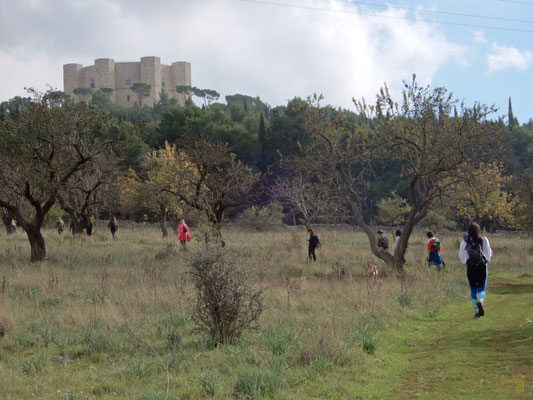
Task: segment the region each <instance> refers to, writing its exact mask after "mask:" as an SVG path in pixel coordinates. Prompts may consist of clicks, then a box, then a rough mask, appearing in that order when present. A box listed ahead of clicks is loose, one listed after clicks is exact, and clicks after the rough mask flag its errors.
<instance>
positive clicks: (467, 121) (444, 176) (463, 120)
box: [305, 77, 503, 270]
mask: <svg viewBox="0 0 533 400" xmlns="http://www.w3.org/2000/svg"><path fill="white" fill-rule="evenodd" d="M402 94H403V96H402V97H403V101H402V102H401V103H398V102H396V101H395V100H394V99H393V97H392V96H391V94H390V93H389V90H388V89H387V87H384V88H383V89H381V90H380V92H379V93H378V94H377V98H376V102H375V103H374V104H372V105H369V104H367V103H366V102H365V100H364V99H363V100H360V101H357V100H354V102H355V105H356V107H357V110H358V112H359V114H360V116H361V118H362V119H363V124H362V125H360V126H358V127H356V129H355V130H350V129H349V128H348V127H347V126H346V125H345V124H343V123H342V120H341V119H339V118H334V117H333V118H332V117H328V115H327V114H326V113H325V111H324V108H321V107H319V106H318V105H317V104H316V102H314V103H313V102H311V106H310V107H308V109H307V111H306V122H305V126H306V129H308V130H309V132H310V133H311V134H312V135H313V137H314V138H315V141H316V144H315V146H319V147H320V151H318V152H316V151H315V153H314V154H319V155H320V154H324V156H325V157H326V158H327V160H328V161H329V167H328V168H327V170H326V171H328V172H329V178H328V177H327V176H326V178H327V179H328V180H329V181H331V182H338V186H337V188H338V191H339V193H341V194H342V197H343V201H344V203H345V204H346V206H347V207H348V208H349V211H350V212H351V215H352V217H353V219H354V221H355V222H356V223H357V224H358V225H359V226H360V227H361V228H362V229H363V231H364V232H365V233H366V234H367V236H368V240H369V244H370V249H371V251H372V253H373V254H374V255H375V256H377V257H378V258H380V259H382V260H383V261H384V262H385V263H387V264H389V265H391V266H393V267H395V268H397V269H398V270H401V269H402V268H403V265H404V263H405V259H404V255H405V252H406V249H407V244H408V241H409V238H410V236H411V233H412V232H413V229H414V227H415V226H416V225H417V224H418V223H419V222H420V221H421V220H422V219H423V218H424V217H425V216H426V214H427V213H428V211H429V210H430V208H431V206H432V205H433V204H434V203H435V202H436V201H438V200H440V199H443V198H445V197H446V196H449V195H450V194H451V193H452V192H453V190H454V187H456V185H457V184H458V183H459V182H461V181H463V180H464V179H467V176H468V174H465V173H464V171H465V170H466V169H475V168H476V167H477V165H478V164H479V161H480V159H487V158H490V156H491V154H492V153H495V152H497V151H498V145H497V144H498V143H500V140H499V136H500V134H501V132H502V127H503V125H502V123H501V121H500V120H496V121H492V120H490V118H491V116H492V115H493V114H494V112H495V108H494V107H489V106H485V105H481V104H475V105H474V106H473V107H467V106H465V105H464V104H460V105H459V110H458V112H457V115H454V107H455V106H456V105H457V102H456V101H454V100H453V98H452V95H451V94H450V93H448V92H447V90H446V89H445V88H434V89H431V88H430V87H428V86H421V85H419V84H418V83H417V82H416V79H415V77H413V80H412V82H410V83H406V84H405V87H404V90H403V93H402ZM382 160H387V161H399V162H401V163H402V165H403V170H402V179H403V180H405V181H406V182H407V185H406V188H405V190H406V192H407V193H408V196H407V205H408V212H407V216H406V218H405V223H404V225H403V229H402V235H401V237H400V240H399V242H398V246H396V248H395V250H394V253H389V252H388V251H387V250H384V249H383V248H380V247H378V240H377V236H376V233H375V229H374V227H373V226H372V224H371V222H369V218H368V217H365V215H364V214H363V202H364V201H365V187H366V186H368V183H369V176H370V175H369V174H370V173H371V171H372V167H373V166H375V165H376V163H379V162H381V161H382Z"/></svg>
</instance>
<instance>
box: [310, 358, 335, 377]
mask: <svg viewBox="0 0 533 400" xmlns="http://www.w3.org/2000/svg"><path fill="white" fill-rule="evenodd" d="M332 366H333V361H331V360H330V359H328V358H326V357H322V356H319V357H317V358H315V359H313V360H311V361H310V362H309V365H307V367H306V368H304V371H303V373H304V376H305V379H307V380H310V381H314V380H315V379H316V378H318V377H319V376H323V375H325V374H326V373H327V372H328V371H329V370H330V369H331V367H332Z"/></svg>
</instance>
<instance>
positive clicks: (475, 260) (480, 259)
mask: <svg viewBox="0 0 533 400" xmlns="http://www.w3.org/2000/svg"><path fill="white" fill-rule="evenodd" d="M465 250H466V252H467V253H468V260H467V262H466V264H467V265H468V266H469V267H474V268H475V267H486V266H487V259H486V258H485V256H484V255H483V246H482V245H481V244H477V243H472V242H471V241H470V240H467V242H466V247H465Z"/></svg>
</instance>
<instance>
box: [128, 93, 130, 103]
mask: <svg viewBox="0 0 533 400" xmlns="http://www.w3.org/2000/svg"><path fill="white" fill-rule="evenodd" d="M129 102H130V95H129V94H128V103H129Z"/></svg>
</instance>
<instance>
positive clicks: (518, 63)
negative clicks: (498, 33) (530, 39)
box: [487, 44, 533, 72]
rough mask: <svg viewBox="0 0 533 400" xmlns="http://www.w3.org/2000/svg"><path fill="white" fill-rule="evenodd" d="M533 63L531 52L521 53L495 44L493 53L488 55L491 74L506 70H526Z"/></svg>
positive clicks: (515, 49) (512, 48) (513, 48)
mask: <svg viewBox="0 0 533 400" xmlns="http://www.w3.org/2000/svg"><path fill="white" fill-rule="evenodd" d="M531 62H533V53H532V52H531V51H530V50H524V51H520V50H518V49H517V48H515V47H505V46H500V45H498V44H493V45H492V49H491V53H490V54H488V55H487V64H488V66H489V72H494V71H499V70H501V69H506V68H515V69H518V70H522V71H523V70H526V69H527V68H528V67H529V66H530V65H531Z"/></svg>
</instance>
